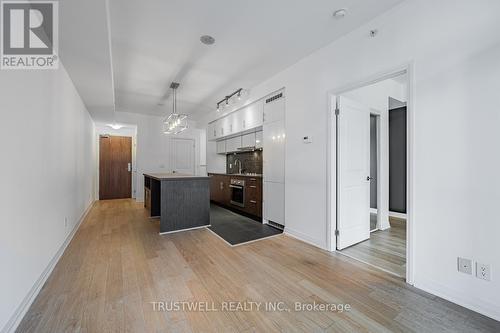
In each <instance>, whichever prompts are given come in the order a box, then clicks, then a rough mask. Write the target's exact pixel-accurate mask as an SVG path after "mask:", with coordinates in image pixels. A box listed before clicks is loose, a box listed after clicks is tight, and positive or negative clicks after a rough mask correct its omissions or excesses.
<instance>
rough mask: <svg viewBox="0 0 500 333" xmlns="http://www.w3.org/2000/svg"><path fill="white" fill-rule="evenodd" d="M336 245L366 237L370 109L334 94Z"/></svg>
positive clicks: (368, 198) (346, 243) (356, 241)
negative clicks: (336, 162) (335, 107)
mask: <svg viewBox="0 0 500 333" xmlns="http://www.w3.org/2000/svg"><path fill="white" fill-rule="evenodd" d="M338 103H339V115H338V118H337V122H338V133H337V135H338V136H337V137H338V148H337V149H338V151H337V153H338V155H337V158H338V183H337V198H338V203H337V230H338V234H337V249H339V250H341V249H344V248H346V247H349V246H351V245H353V244H356V243H359V242H361V241H364V240H366V239H368V238H370V223H369V221H370V210H369V209H370V179H369V178H368V177H369V175H370V109H369V108H368V107H367V106H365V105H363V104H361V103H359V102H356V101H354V100H350V99H348V98H345V97H338Z"/></svg>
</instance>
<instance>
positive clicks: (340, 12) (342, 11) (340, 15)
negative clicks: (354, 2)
mask: <svg viewBox="0 0 500 333" xmlns="http://www.w3.org/2000/svg"><path fill="white" fill-rule="evenodd" d="M346 15H347V9H345V8H342V9H339V10H336V11H334V12H333V17H335V18H336V19H341V18H344V17H345V16H346Z"/></svg>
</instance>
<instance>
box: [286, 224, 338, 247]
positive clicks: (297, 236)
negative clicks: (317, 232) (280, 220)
mask: <svg viewBox="0 0 500 333" xmlns="http://www.w3.org/2000/svg"><path fill="white" fill-rule="evenodd" d="M283 234H285V235H287V236H290V237H292V238H295V239H297V240H299V241H302V242H304V243H307V244H309V245H312V246H314V247H317V248H320V249H322V250H327V251H328V248H325V247H324V246H321V245H319V241H318V240H317V239H314V238H311V237H309V236H307V235H306V234H303V233H301V232H299V231H296V230H293V229H290V228H287V227H286V226H285V230H283Z"/></svg>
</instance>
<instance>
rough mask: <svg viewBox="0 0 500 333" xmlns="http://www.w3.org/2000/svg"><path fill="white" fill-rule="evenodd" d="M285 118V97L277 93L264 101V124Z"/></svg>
mask: <svg viewBox="0 0 500 333" xmlns="http://www.w3.org/2000/svg"><path fill="white" fill-rule="evenodd" d="M282 119H285V98H284V97H283V93H278V94H275V95H272V96H270V97H269V98H266V100H265V101H264V124H269V123H272V122H274V121H278V120H282Z"/></svg>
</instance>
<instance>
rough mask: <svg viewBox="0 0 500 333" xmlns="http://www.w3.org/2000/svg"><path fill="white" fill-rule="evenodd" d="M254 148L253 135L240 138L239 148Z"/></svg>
mask: <svg viewBox="0 0 500 333" xmlns="http://www.w3.org/2000/svg"><path fill="white" fill-rule="evenodd" d="M250 147H255V133H250V134H245V135H242V136H241V148H250Z"/></svg>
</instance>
